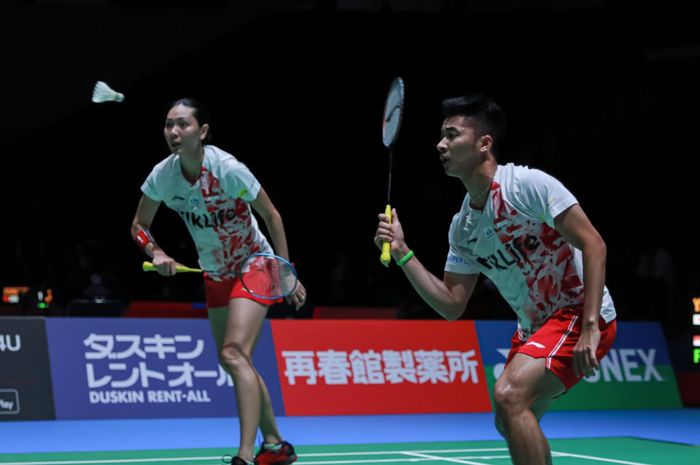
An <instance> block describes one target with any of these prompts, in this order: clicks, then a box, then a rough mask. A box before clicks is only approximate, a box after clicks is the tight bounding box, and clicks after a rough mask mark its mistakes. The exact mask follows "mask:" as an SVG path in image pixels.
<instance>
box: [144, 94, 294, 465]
mask: <svg viewBox="0 0 700 465" xmlns="http://www.w3.org/2000/svg"><path fill="white" fill-rule="evenodd" d="M163 133H164V135H165V140H166V142H167V144H168V147H169V148H170V150H171V152H172V153H171V154H170V155H169V156H168V157H167V158H165V159H164V160H162V161H161V162H160V163H158V164H157V165H155V167H154V168H153V170H152V171H151V173H150V174H149V175H148V177H147V178H146V181H145V182H144V183H143V185H142V186H141V190H142V192H143V195H142V197H141V200H140V202H139V204H138V207H137V210H136V215H135V216H134V220H133V223H132V225H131V235H132V237H133V238H134V240H135V241H136V243H137V244H138V245H139V247H141V248H142V249H143V250H144V252H146V254H148V255H149V256H150V257H151V258H152V261H153V265H154V266H155V267H156V268H157V271H158V272H159V273H160V274H161V275H163V276H173V275H174V274H175V273H176V265H177V262H176V261H175V260H174V259H173V258H171V257H170V256H169V255H168V254H167V253H166V252H165V251H164V250H163V249H161V248H160V247H159V246H158V244H157V243H156V241H155V240H154V239H153V236H152V234H151V232H150V228H151V223H152V222H153V219H154V217H155V214H156V212H157V210H158V208H159V207H160V205H161V203H165V205H167V206H168V207H170V208H172V209H173V210H175V211H176V212H177V213H178V214H179V215H180V217H181V218H182V219H183V221H184V222H185V224H186V225H187V229H188V230H189V232H190V235H191V236H192V238H193V240H194V242H195V245H196V246H197V251H198V254H199V265H200V267H201V268H202V269H203V270H205V273H204V281H205V288H206V299H207V307H208V315H209V322H210V325H211V329H212V333H213V335H214V340H215V341H216V344H217V348H218V353H219V357H220V363H221V365H222V366H223V367H224V368H225V369H226V370H227V371H228V372H229V373H230V374H231V376H232V378H233V382H234V385H235V391H236V402H237V405H238V412H239V422H240V432H241V435H240V444H239V448H238V451H237V454H236V455H235V456H234V457H233V458H232V461H231V463H232V465H246V464H253V463H255V464H257V465H278V464H289V463H292V462H294V461H295V460H296V458H297V456H296V454H295V452H294V448H293V447H292V445H291V444H289V443H288V442H286V441H284V440H283V438H282V436H281V434H280V432H279V431H278V428H277V423H276V421H275V417H274V412H273V410H272V404H271V401H270V395H269V393H268V390H267V387H266V386H265V382H264V381H263V379H262V377H261V376H260V375H259V374H258V372H257V371H256V370H255V367H254V366H253V350H254V348H255V344H256V342H257V340H258V336H259V334H260V330H261V328H262V325H263V322H264V320H265V316H266V314H267V309H268V307H269V306H270V305H271V304H273V303H275V302H277V301H281V300H282V299H263V298H260V297H258V296H255V295H252V294H250V293H249V292H247V291H246V289H245V288H244V287H243V286H242V285H241V279H240V273H239V271H240V267H241V264H242V263H243V262H244V261H245V260H246V258H247V257H248V256H250V255H251V254H253V253H256V252H267V253H273V248H272V247H271V246H270V244H269V242H268V240H267V239H266V237H265V236H264V235H263V233H262V232H261V230H260V229H259V227H258V224H257V221H256V219H255V217H254V216H253V214H252V210H255V212H256V213H257V214H259V215H260V217H261V218H262V219H263V221H264V222H265V225H266V226H267V230H268V231H269V233H270V236H271V239H272V243H273V244H274V253H276V254H278V255H280V256H282V257H284V258H288V257H289V252H288V250H287V240H286V235H285V232H284V227H283V224H282V218H281V216H280V214H279V212H278V211H277V209H276V208H275V206H274V205H273V204H272V201H271V200H270V198H269V197H268V195H267V194H266V193H265V190H264V189H263V188H262V186H261V185H260V183H259V182H258V180H257V179H256V178H255V176H253V174H252V173H251V172H250V170H249V169H248V168H247V167H246V166H245V165H244V164H243V163H241V162H240V161H238V160H237V159H236V158H234V157H233V156H232V155H231V154H229V153H226V152H225V151H223V150H221V149H220V148H218V147H215V146H214V145H209V144H205V142H208V141H209V140H210V136H211V133H210V122H209V116H208V112H207V111H206V109H205V108H204V107H203V106H202V105H201V103H199V102H197V101H195V100H193V99H181V100H178V101H176V102H174V103H173V104H172V105H171V107H170V109H169V111H168V114H167V117H166V119H165V127H164V129H163ZM251 207H252V210H251ZM286 299H287V301H288V302H289V303H290V304H294V305H295V306H296V308H297V309H298V308H299V307H300V306H301V305H303V303H304V300H305V299H306V289H305V288H304V286H303V285H302V284H301V282H298V283H297V286H296V287H295V288H294V290H293V292H292V293H291V294H289V295H288V296H287V297H286ZM258 427H260V429H261V431H262V435H263V440H264V443H263V445H262V447H261V448H260V450H259V451H258V453H257V455H256V456H255V457H253V453H254V447H255V437H256V433H257V429H258Z"/></svg>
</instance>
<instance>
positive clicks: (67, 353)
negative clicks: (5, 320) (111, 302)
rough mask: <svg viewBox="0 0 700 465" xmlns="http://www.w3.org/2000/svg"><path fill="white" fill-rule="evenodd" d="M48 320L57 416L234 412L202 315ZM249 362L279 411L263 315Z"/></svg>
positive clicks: (277, 387)
mask: <svg viewBox="0 0 700 465" xmlns="http://www.w3.org/2000/svg"><path fill="white" fill-rule="evenodd" d="M46 326H47V335H48V343H49V356H50V360H51V372H52V380H53V389H54V399H55V406H56V418H57V419H97V418H163V417H171V418H172V417H226V416H237V415H238V411H237V408H236V402H235V396H234V392H233V383H232V381H231V377H230V376H229V375H228V374H227V373H226V372H224V370H223V369H222V368H221V367H220V366H219V363H218V360H217V354H216V347H215V344H214V340H213V338H212V336H211V332H210V329H209V322H208V321H207V320H205V319H141V318H138V319H127V318H123V319H122V318H66V319H63V318H52V319H48V320H47V321H46ZM253 363H254V365H255V366H256V368H257V370H258V372H259V373H260V375H261V376H262V377H263V378H264V379H265V381H266V383H267V387H268V389H269V391H270V396H271V398H272V403H273V408H274V410H275V414H277V415H284V408H283V403H282V396H281V391H280V385H279V380H278V377H277V363H276V360H275V355H274V349H273V342H272V332H271V330H270V324H269V322H267V321H266V322H265V324H264V326H263V329H262V332H261V335H260V339H259V341H258V346H257V349H256V352H255V354H254V356H253Z"/></svg>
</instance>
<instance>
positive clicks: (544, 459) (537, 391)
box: [494, 354, 565, 465]
mask: <svg viewBox="0 0 700 465" xmlns="http://www.w3.org/2000/svg"><path fill="white" fill-rule="evenodd" d="M564 389H565V388H564V385H563V383H562V382H561V381H560V380H559V378H557V377H556V376H555V375H553V374H552V373H551V372H549V371H548V370H546V369H545V359H544V358H539V359H535V358H532V357H530V356H529V355H524V354H515V356H514V357H513V358H512V360H511V361H510V362H509V363H508V365H506V367H505V369H504V371H503V373H502V374H501V376H500V377H499V378H498V381H497V382H496V385H495V387H494V403H495V405H496V418H497V420H496V421H497V424H498V425H499V430H500V431H501V432H502V434H504V436H505V438H506V440H507V441H508V448H509V449H510V454H511V458H512V460H513V464H514V465H524V464H528V465H547V464H551V461H552V458H551V453H550V451H549V445H548V443H547V439H546V438H545V436H544V433H543V432H542V429H541V428H540V425H539V421H538V420H539V418H538V416H539V417H540V418H541V416H542V414H543V413H544V412H543V411H540V412H537V414H536V413H535V412H533V408H534V407H537V408H538V409H541V408H542V407H543V406H547V405H548V403H549V401H550V400H551V399H553V398H554V397H556V396H558V395H560V394H561V393H563V392H564Z"/></svg>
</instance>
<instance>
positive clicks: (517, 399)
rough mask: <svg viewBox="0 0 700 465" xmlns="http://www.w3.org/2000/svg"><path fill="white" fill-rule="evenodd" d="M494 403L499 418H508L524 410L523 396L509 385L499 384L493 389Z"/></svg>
mask: <svg viewBox="0 0 700 465" xmlns="http://www.w3.org/2000/svg"><path fill="white" fill-rule="evenodd" d="M493 402H494V404H495V406H496V412H497V413H498V415H499V416H501V417H503V416H508V415H509V414H511V413H512V412H513V411H515V410H517V409H519V408H522V401H521V396H520V395H518V392H517V389H515V388H514V387H513V386H512V385H511V384H508V383H497V384H496V386H495V387H494V389H493Z"/></svg>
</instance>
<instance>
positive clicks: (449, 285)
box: [375, 210, 479, 320]
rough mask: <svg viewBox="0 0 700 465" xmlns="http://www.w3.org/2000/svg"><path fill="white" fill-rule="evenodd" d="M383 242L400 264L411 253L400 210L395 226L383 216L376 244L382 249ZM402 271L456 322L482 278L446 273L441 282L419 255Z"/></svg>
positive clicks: (436, 307)
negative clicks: (388, 245)
mask: <svg viewBox="0 0 700 465" xmlns="http://www.w3.org/2000/svg"><path fill="white" fill-rule="evenodd" d="M383 242H389V243H391V256H392V257H393V258H394V260H396V261H397V262H399V261H400V260H401V259H402V258H404V257H405V256H406V254H407V253H408V252H409V248H408V246H407V245H406V241H405V240H404V234H403V228H402V227H401V223H400V222H399V218H398V216H397V214H396V210H393V212H392V222H391V223H389V221H388V218H387V216H386V215H384V214H383V213H382V214H380V215H379V226H378V228H377V233H376V235H375V243H376V244H377V246H379V248H381V245H382V243H383ZM402 269H403V272H404V274H405V275H406V277H407V278H408V280H409V282H410V283H411V285H412V286H413V288H414V289H415V290H416V292H417V293H418V295H420V296H421V297H422V298H423V300H424V301H425V302H426V303H427V304H428V305H430V307H431V308H432V309H433V310H435V311H436V312H438V313H439V314H440V315H442V317H443V318H445V319H447V320H456V319H457V318H459V317H460V316H462V314H463V313H464V310H465V309H466V306H467V302H468V301H469V298H470V297H471V295H472V293H473V292H474V287H475V286H476V282H477V278H478V276H479V275H478V274H469V275H465V274H457V273H450V272H445V274H444V276H443V279H440V278H438V277H437V276H435V275H434V274H432V273H431V272H430V271H428V270H427V269H426V268H425V267H424V266H423V264H422V263H421V262H420V260H419V259H418V258H417V257H415V256H414V257H413V258H411V259H410V260H408V261H407V262H406V263H405V264H404V265H403V266H402Z"/></svg>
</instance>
